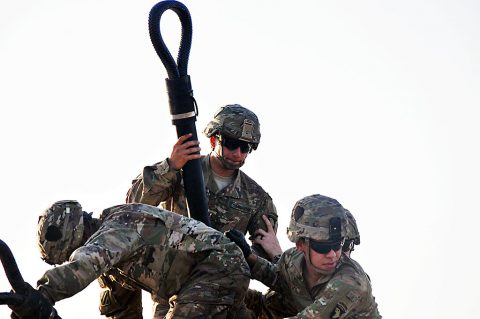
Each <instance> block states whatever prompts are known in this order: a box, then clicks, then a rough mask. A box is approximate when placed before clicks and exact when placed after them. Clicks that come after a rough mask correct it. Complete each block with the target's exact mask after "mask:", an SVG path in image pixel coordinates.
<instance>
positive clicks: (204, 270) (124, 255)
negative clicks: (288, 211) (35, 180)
mask: <svg viewBox="0 0 480 319" xmlns="http://www.w3.org/2000/svg"><path fill="white" fill-rule="evenodd" d="M37 239H38V247H39V249H40V252H41V255H42V258H43V259H44V260H45V261H46V262H47V263H49V264H52V265H54V264H59V265H60V264H62V263H64V262H65V261H67V259H69V261H68V263H66V264H63V265H61V266H59V267H56V268H54V269H51V270H48V271H47V272H46V273H45V274H44V275H43V277H42V278H41V279H40V280H39V281H38V283H37V285H38V287H37V289H38V291H39V292H40V294H39V293H38V292H37V291H36V290H34V289H33V288H32V289H31V290H32V291H31V295H34V296H36V297H37V299H39V298H40V299H41V297H38V296H39V295H40V296H43V297H45V298H46V299H47V300H48V301H49V303H50V304H54V303H55V302H57V301H59V300H62V299H64V298H68V297H71V296H73V295H75V294H76V293H78V292H80V291H81V290H82V289H84V288H85V287H87V286H88V285H89V284H90V283H91V282H92V281H94V280H95V279H96V278H98V277H99V276H100V275H101V274H105V277H107V278H109V279H110V280H112V281H114V282H116V283H118V284H119V285H121V286H122V287H124V288H125V289H127V290H136V289H144V290H146V291H148V292H150V293H151V295H152V297H153V299H154V300H155V299H156V298H163V299H168V298H170V297H172V296H174V295H175V296H176V301H175V306H174V307H173V308H172V309H170V312H169V313H168V315H167V318H196V317H198V318H242V313H243V312H242V311H246V309H245V307H244V304H243V298H244V294H245V291H246V289H247V287H248V284H249V269H248V265H247V263H246V262H245V260H244V258H243V255H242V252H241V251H240V249H238V247H237V246H236V245H235V243H233V242H231V241H230V240H229V239H228V238H226V237H225V236H224V235H223V234H222V233H220V232H219V231H216V230H214V229H212V228H210V227H207V226H206V225H205V224H203V223H201V222H199V221H197V220H194V219H191V218H188V217H184V216H181V215H178V214H175V213H172V212H168V211H165V210H163V209H160V208H157V207H152V206H149V205H144V204H124V205H118V206H113V207H110V208H107V209H105V210H104V211H103V213H102V214H101V216H100V218H99V219H96V218H92V217H91V214H88V213H86V212H83V211H82V207H81V206H80V204H79V203H78V202H76V201H59V202H56V203H54V204H53V205H52V206H51V207H50V208H48V209H47V210H46V211H45V212H44V214H43V215H41V216H40V218H39V222H38V234H37ZM69 256H70V258H69ZM31 299H32V298H29V300H31ZM33 304H34V305H39V306H38V307H35V306H34V307H33V309H32V307H31V306H32V302H30V304H28V305H25V304H22V305H18V306H12V309H13V311H14V313H16V314H17V315H18V317H19V318H28V317H29V316H30V315H33V314H34V313H36V312H37V311H39V310H41V308H42V307H43V305H44V304H45V303H44V302H43V303H42V302H33ZM111 315H115V314H111ZM42 318H48V317H42Z"/></svg>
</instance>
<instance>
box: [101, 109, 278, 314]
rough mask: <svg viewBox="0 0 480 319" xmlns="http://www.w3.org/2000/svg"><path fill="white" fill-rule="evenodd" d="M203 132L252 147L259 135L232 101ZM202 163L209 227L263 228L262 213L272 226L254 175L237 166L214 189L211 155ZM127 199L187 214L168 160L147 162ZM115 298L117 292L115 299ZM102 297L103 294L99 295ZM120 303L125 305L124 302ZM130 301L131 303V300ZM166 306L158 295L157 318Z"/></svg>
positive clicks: (266, 198)
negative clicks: (224, 182) (228, 179)
mask: <svg viewBox="0 0 480 319" xmlns="http://www.w3.org/2000/svg"><path fill="white" fill-rule="evenodd" d="M204 133H205V135H206V136H207V137H210V136H213V135H216V134H222V135H224V136H227V137H230V138H234V139H239V140H242V141H245V142H248V143H250V144H251V145H252V148H253V149H257V147H258V145H259V143H260V136H261V135H260V126H259V122H258V118H257V117H256V115H255V114H254V113H253V112H251V111H250V110H248V109H246V108H244V107H242V106H240V105H237V104H235V105H227V106H224V107H221V108H220V109H219V110H218V111H217V112H216V114H215V115H214V118H213V120H212V121H210V123H209V124H208V125H207V126H206V128H205V130H204ZM201 167H202V172H203V177H204V181H205V191H206V195H207V200H208V209H209V215H210V223H211V227H213V228H215V229H217V230H219V231H221V232H225V231H228V230H230V229H232V228H235V229H237V230H239V231H241V232H243V233H244V234H245V233H247V232H248V233H250V235H253V234H254V233H255V231H256V230H257V229H259V228H262V229H265V230H266V226H265V223H264V222H263V220H262V215H266V216H267V217H268V218H269V220H270V222H271V223H272V225H273V227H274V230H275V231H276V230H277V225H278V224H277V219H278V216H277V211H276V208H275V205H274V204H273V201H272V198H271V197H270V195H269V194H268V193H267V192H266V191H265V190H263V188H262V187H261V186H260V185H258V184H257V183H256V182H255V181H254V180H253V179H251V178H250V177H249V176H247V175H246V174H245V173H244V172H242V171H241V170H240V169H237V173H236V176H235V179H234V180H233V182H232V183H231V184H230V185H228V186H227V187H225V188H224V189H221V190H219V189H218V186H217V184H216V182H215V180H214V176H213V171H212V168H211V166H210V156H202V158H201ZM126 201H127V203H144V204H149V205H152V206H159V205H160V206H161V207H162V208H164V209H167V210H169V211H172V212H175V213H178V214H181V215H184V216H188V207H187V200H186V197H185V191H184V187H183V177H182V171H181V170H180V171H175V170H173V169H171V167H170V164H169V161H168V159H165V160H163V161H161V162H159V163H156V164H154V165H152V166H146V167H145V168H144V169H143V172H142V174H140V175H139V176H138V177H137V178H136V179H135V180H133V181H132V186H131V188H130V189H129V190H128V193H127V198H126ZM252 248H253V250H254V251H255V252H256V253H257V254H259V255H260V256H262V257H265V258H267V254H266V253H265V252H264V250H263V249H262V247H261V246H260V245H258V244H254V245H253V247H252ZM104 288H107V289H109V290H110V291H105V292H104V293H107V294H112V295H118V294H120V295H123V296H124V297H123V298H124V299H125V298H129V297H127V296H126V294H125V293H122V292H121V291H120V289H115V287H112V286H111V285H105V286H104ZM137 294H139V292H137ZM114 298H115V296H114ZM120 298H121V297H118V296H117V297H116V299H120ZM102 299H103V300H104V299H105V298H104V297H102ZM121 303H123V304H125V302H121ZM102 305H103V302H102ZM129 305H130V304H129ZM130 306H131V307H133V304H131V305H130ZM101 307H103V306H101ZM168 308H169V304H168V301H165V300H161V301H160V305H158V306H157V316H156V318H157V317H162V316H163V314H164V313H165V312H166V311H167V310H168ZM126 311H132V310H131V309H130V310H126ZM122 318H123V317H122V316H121V315H119V316H117V317H114V319H122Z"/></svg>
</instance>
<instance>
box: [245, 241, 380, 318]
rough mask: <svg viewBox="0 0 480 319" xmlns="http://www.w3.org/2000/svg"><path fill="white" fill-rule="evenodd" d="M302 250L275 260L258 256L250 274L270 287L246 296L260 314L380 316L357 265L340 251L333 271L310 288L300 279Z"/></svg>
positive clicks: (368, 282) (369, 287) (368, 281)
mask: <svg viewBox="0 0 480 319" xmlns="http://www.w3.org/2000/svg"><path fill="white" fill-rule="evenodd" d="M304 260H305V259H304V255H303V253H302V252H300V251H298V250H296V249H295V248H291V249H289V250H287V251H285V252H284V254H283V255H282V257H281V258H280V260H279V261H278V263H277V264H272V263H270V262H268V261H266V260H265V259H263V258H258V260H257V262H256V264H255V266H254V268H253V269H252V277H253V278H254V279H257V280H260V281H261V282H262V283H264V284H265V285H266V286H268V287H269V288H270V290H269V291H268V293H267V294H266V295H264V296H261V295H259V294H257V297H256V298H251V293H252V292H251V291H250V292H249V295H250V297H248V298H247V303H249V304H248V307H249V308H251V309H252V310H254V312H255V313H256V314H257V315H258V317H259V318H285V317H291V318H304V319H307V318H308V319H310V318H341V319H345V318H351V319H353V318H371V319H378V318H381V316H380V314H379V312H378V309H377V304H376V302H375V299H374V297H373V296H372V288H371V285H370V280H369V278H368V276H367V275H366V274H365V272H364V271H363V269H362V268H361V267H360V265H359V264H358V263H357V262H356V261H354V260H353V259H350V258H348V257H347V256H344V255H342V257H341V259H340V261H339V263H338V266H337V268H336V270H335V272H334V273H333V274H331V275H325V276H323V277H322V278H321V279H320V280H319V281H318V282H317V283H316V285H315V286H313V287H312V289H308V287H307V285H306V283H305V280H304V279H303V274H302V269H303V263H304Z"/></svg>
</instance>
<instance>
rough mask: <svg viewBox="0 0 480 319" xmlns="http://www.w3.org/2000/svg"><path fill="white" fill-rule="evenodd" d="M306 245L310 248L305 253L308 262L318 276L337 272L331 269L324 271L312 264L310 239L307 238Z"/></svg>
mask: <svg viewBox="0 0 480 319" xmlns="http://www.w3.org/2000/svg"><path fill="white" fill-rule="evenodd" d="M305 243H306V244H307V246H308V249H307V251H306V252H305V259H306V260H307V262H308V263H309V264H310V266H312V269H313V270H314V271H315V272H316V273H317V274H320V275H331V274H333V273H334V272H335V268H334V269H331V270H323V269H320V268H318V267H317V266H315V265H314V264H313V263H312V260H311V258H310V249H311V248H310V239H309V238H305Z"/></svg>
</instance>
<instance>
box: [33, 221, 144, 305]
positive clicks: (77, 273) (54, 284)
mask: <svg viewBox="0 0 480 319" xmlns="http://www.w3.org/2000/svg"><path fill="white" fill-rule="evenodd" d="M142 245H143V241H142V239H141V237H140V235H139V234H138V233H137V232H136V231H135V230H133V229H129V228H121V227H115V226H113V227H112V226H111V225H110V226H109V225H107V226H102V227H101V228H100V230H99V231H97V232H96V233H95V234H93V235H92V237H90V238H89V240H88V241H87V243H86V244H85V246H82V247H80V248H78V249H77V250H75V251H74V252H73V253H72V255H71V256H70V261H69V262H68V263H66V264H64V265H61V266H59V267H56V268H54V269H50V270H48V271H46V272H45V274H44V275H43V276H42V278H40V280H39V281H38V282H37V286H38V288H39V289H42V290H43V291H46V292H47V294H48V295H49V296H50V297H51V299H53V300H54V301H55V302H56V301H59V300H62V299H65V298H68V297H71V296H73V295H75V294H76V293H78V292H80V291H82V290H83V289H85V288H86V287H87V286H88V285H89V284H90V283H91V282H92V281H94V280H95V279H97V278H98V277H99V276H100V275H101V274H102V273H105V272H107V271H108V270H109V269H111V268H112V267H113V266H115V265H116V264H118V263H119V262H121V261H123V260H126V259H128V258H129V257H130V256H131V255H132V254H133V252H135V251H138V249H139V247H141V246H142Z"/></svg>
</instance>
